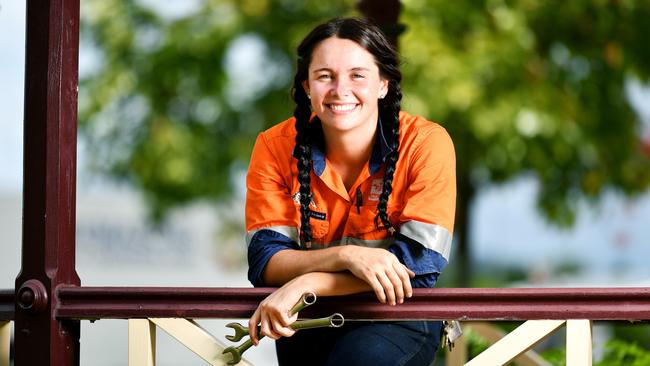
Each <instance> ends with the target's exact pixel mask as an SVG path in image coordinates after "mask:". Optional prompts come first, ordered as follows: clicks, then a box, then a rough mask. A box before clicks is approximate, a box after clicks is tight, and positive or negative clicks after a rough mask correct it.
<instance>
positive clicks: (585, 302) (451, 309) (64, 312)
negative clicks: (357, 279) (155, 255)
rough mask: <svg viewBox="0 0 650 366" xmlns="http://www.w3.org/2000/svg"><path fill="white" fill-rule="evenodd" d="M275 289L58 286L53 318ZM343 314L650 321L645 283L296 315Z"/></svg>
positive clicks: (416, 300) (242, 307)
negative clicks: (629, 286)
mask: <svg viewBox="0 0 650 366" xmlns="http://www.w3.org/2000/svg"><path fill="white" fill-rule="evenodd" d="M273 290H274V289H273V288H188V287H184V288H177V287H74V286H60V287H59V288H58V290H57V296H58V298H59V305H58V307H57V308H56V309H55V316H56V317H57V318H59V319H103V318H119V319H124V318H147V317H171V318H248V317H250V316H251V315H252V313H253V311H254V310H255V308H256V307H257V305H258V304H259V302H260V301H262V299H264V297H266V296H267V295H268V294H270V293H271V292H272V291H273ZM332 311H337V312H339V313H342V314H344V315H345V317H346V319H374V320H399V319H459V320H534V319H558V320H566V319H591V320H650V288H437V289H415V290H414V292H413V297H412V298H410V299H407V300H406V301H405V303H404V304H401V305H398V306H389V305H383V304H379V303H378V302H377V300H376V298H375V297H374V295H373V294H372V293H364V294H356V295H348V296H340V297H339V296H336V297H323V298H319V299H318V301H317V302H316V304H315V305H313V306H310V307H309V308H307V309H305V310H304V311H303V312H302V313H303V314H301V315H302V316H306V317H315V316H323V315H326V314H329V313H331V312H332Z"/></svg>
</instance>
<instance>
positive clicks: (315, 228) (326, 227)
mask: <svg viewBox="0 0 650 366" xmlns="http://www.w3.org/2000/svg"><path fill="white" fill-rule="evenodd" d="M309 224H310V226H311V235H312V237H313V238H314V239H322V238H324V237H326V236H327V233H329V231H330V223H329V221H325V220H317V219H314V218H311V219H310V220H309Z"/></svg>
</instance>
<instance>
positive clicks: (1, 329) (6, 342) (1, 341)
mask: <svg viewBox="0 0 650 366" xmlns="http://www.w3.org/2000/svg"><path fill="white" fill-rule="evenodd" d="M10 345H11V322H8V321H4V320H0V366H9V346H10Z"/></svg>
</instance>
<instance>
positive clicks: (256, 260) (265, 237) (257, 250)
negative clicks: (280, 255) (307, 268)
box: [248, 230, 300, 287]
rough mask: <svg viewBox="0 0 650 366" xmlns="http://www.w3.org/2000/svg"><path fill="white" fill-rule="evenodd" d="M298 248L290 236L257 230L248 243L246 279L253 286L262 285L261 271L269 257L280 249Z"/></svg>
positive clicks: (262, 271)
mask: <svg viewBox="0 0 650 366" xmlns="http://www.w3.org/2000/svg"><path fill="white" fill-rule="evenodd" d="M286 249H296V250H298V249H300V248H298V244H297V243H296V242H295V241H294V240H292V239H291V238H289V237H287V236H285V235H283V234H280V233H278V232H276V231H273V230H259V231H257V232H256V233H255V234H254V235H253V237H252V239H251V240H250V244H249V245H248V280H249V281H250V282H251V283H252V284H253V286H255V287H262V286H264V285H265V284H264V278H263V273H264V269H265V268H266V265H267V264H268V262H269V260H270V259H271V257H272V256H273V255H274V254H275V253H277V252H279V251H282V250H286Z"/></svg>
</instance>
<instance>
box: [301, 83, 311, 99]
mask: <svg viewBox="0 0 650 366" xmlns="http://www.w3.org/2000/svg"><path fill="white" fill-rule="evenodd" d="M302 88H303V89H304V90H305V94H307V98H309V99H311V95H309V83H308V82H307V80H305V81H303V82H302Z"/></svg>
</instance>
